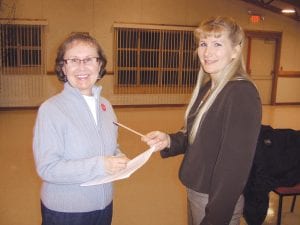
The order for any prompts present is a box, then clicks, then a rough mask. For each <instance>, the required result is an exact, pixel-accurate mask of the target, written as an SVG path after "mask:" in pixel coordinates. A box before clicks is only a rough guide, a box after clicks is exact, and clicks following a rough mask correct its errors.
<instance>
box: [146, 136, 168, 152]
mask: <svg viewBox="0 0 300 225" xmlns="http://www.w3.org/2000/svg"><path fill="white" fill-rule="evenodd" d="M141 140H142V141H143V142H146V143H147V145H149V146H150V147H152V146H155V151H161V150H163V149H164V148H169V147H170V144H171V140H170V136H169V135H168V134H166V133H163V132H161V131H152V132H150V133H148V134H146V135H145V136H144V137H142V139H141Z"/></svg>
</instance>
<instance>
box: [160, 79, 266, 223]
mask: <svg viewBox="0 0 300 225" xmlns="http://www.w3.org/2000/svg"><path fill="white" fill-rule="evenodd" d="M208 88H209V84H207V85H206V86H204V87H203V88H202V89H201V90H200V92H199V97H198V99H197V101H196V102H195V104H194V105H196V106H197V105H198V104H200V101H201V99H202V98H203V96H204V95H205V93H206V91H207V90H208ZM196 108H197V107H192V109H191V112H190V116H189V119H188V125H187V133H183V132H178V133H175V134H170V137H171V147H170V148H169V149H164V150H163V151H161V156H162V157H163V158H165V157H169V156H175V155H178V154H184V158H183V161H182V164H181V167H180V171H179V178H180V180H181V182H182V183H183V184H184V185H185V186H186V187H188V188H190V189H193V190H195V191H197V192H201V193H206V194H208V195H209V202H208V204H207V207H206V215H205V217H204V219H203V221H202V222H201V225H208V224H209V225H225V224H229V222H230V220H231V217H232V214H233V211H234V207H235V204H236V202H237V200H238V198H239V196H240V195H241V194H242V192H243V189H244V187H245V184H246V182H247V178H248V175H249V172H250V169H251V165H252V161H253V157H254V154H255V148H256V143H257V138H258V134H259V131H260V125H261V102H260V98H259V94H258V92H257V90H256V88H255V87H254V85H253V84H252V83H251V82H249V81H246V80H236V81H230V82H229V83H228V84H227V85H226V86H225V87H224V89H223V90H222V91H221V92H220V94H219V95H218V96H217V98H216V99H215V101H214V103H213V104H212V106H211V107H210V109H209V110H208V112H207V113H206V114H205V116H204V118H203V120H202V121H201V126H200V127H199V129H198V132H197V134H196V137H195V141H194V143H193V144H191V145H190V144H188V138H187V136H188V134H189V132H190V130H191V127H192V123H193V120H194V116H192V115H193V114H194V113H195V109H196Z"/></svg>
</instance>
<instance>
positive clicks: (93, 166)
mask: <svg viewBox="0 0 300 225" xmlns="http://www.w3.org/2000/svg"><path fill="white" fill-rule="evenodd" d="M100 91H101V88H100V87H97V86H94V87H93V95H94V96H95V97H96V102H97V106H98V107H96V108H97V109H96V110H97V121H98V122H97V124H98V125H96V123H95V120H94V118H93V115H92V113H91V111H90V109H89V107H88V105H87V103H86V102H85V100H84V98H83V96H82V95H81V93H80V92H79V90H77V89H75V88H73V87H71V86H70V85H69V84H68V83H65V85H64V90H63V91H62V92H61V93H59V94H58V95H55V96H53V97H51V98H50V99H48V100H47V101H45V102H44V103H43V104H42V105H41V106H40V108H39V110H38V115H37V119H36V124H35V127H34V139H33V153H34V158H35V163H36V168H37V172H38V174H39V176H40V177H41V179H42V180H43V184H42V188H41V200H42V202H43V204H44V205H45V206H46V207H47V208H49V209H51V210H55V211H59V212H88V211H94V210H99V209H103V208H105V207H106V206H107V205H108V204H109V203H110V202H111V201H112V196H113V190H112V184H111V183H108V184H103V185H96V186H89V187H81V186H80V184H81V183H83V182H86V181H89V180H91V179H94V178H96V177H101V176H105V175H107V174H106V172H105V170H104V161H103V156H111V155H117V154H120V153H121V152H120V150H119V148H118V144H117V127H116V126H115V125H114V124H113V121H116V116H115V113H114V111H113V108H112V106H111V104H110V103H109V102H108V101H107V100H106V99H105V98H103V97H101V96H100Z"/></svg>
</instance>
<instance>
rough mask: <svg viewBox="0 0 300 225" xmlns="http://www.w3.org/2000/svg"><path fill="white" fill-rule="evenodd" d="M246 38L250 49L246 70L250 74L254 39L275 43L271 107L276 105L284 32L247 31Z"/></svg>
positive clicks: (248, 50)
mask: <svg viewBox="0 0 300 225" xmlns="http://www.w3.org/2000/svg"><path fill="white" fill-rule="evenodd" d="M245 35H246V38H247V39H248V49H247V59H246V70H247V72H248V73H249V71H250V64H251V61H250V59H251V57H250V56H251V54H252V52H251V41H252V39H253V38H259V39H268V40H274V41H275V55H274V67H273V73H274V75H273V77H272V90H271V105H275V104H276V91H277V81H278V73H279V67H280V53H281V42H282V32H276V31H260V30H245Z"/></svg>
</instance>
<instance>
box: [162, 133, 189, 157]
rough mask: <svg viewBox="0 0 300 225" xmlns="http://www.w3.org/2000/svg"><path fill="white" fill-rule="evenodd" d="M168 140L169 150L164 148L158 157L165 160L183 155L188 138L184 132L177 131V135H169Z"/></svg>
mask: <svg viewBox="0 0 300 225" xmlns="http://www.w3.org/2000/svg"><path fill="white" fill-rule="evenodd" d="M170 140H171V145H170V148H166V149H164V150H162V151H160V155H161V157H162V158H167V157H171V156H176V155H179V154H184V153H185V150H186V148H187V144H188V137H187V134H186V132H183V131H179V132H177V133H174V134H170Z"/></svg>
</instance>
